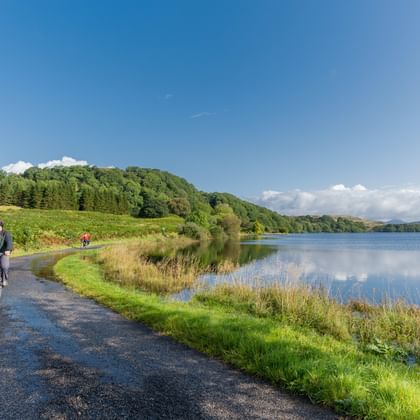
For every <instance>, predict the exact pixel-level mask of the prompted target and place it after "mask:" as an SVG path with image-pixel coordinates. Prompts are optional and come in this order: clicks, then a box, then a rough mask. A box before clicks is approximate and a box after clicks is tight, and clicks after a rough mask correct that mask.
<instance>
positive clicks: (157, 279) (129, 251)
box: [96, 236, 200, 294]
mask: <svg viewBox="0 0 420 420" xmlns="http://www.w3.org/2000/svg"><path fill="white" fill-rule="evenodd" d="M192 242H193V241H192V240H191V239H188V238H185V237H182V236H180V237H176V238H169V239H168V238H163V237H155V238H153V239H150V240H139V241H136V242H134V243H130V244H121V245H114V246H110V247H107V248H105V249H103V250H101V251H100V252H98V253H97V255H96V260H97V262H99V263H100V264H101V265H102V267H103V270H104V273H105V275H106V278H107V279H108V280H111V281H113V282H116V283H118V284H120V285H122V286H125V287H130V288H138V289H142V290H145V291H148V292H152V293H163V294H166V293H174V292H178V291H180V290H183V289H186V288H189V287H192V285H193V284H194V282H195V280H196V279H197V277H198V275H199V273H200V268H199V265H198V264H197V262H196V261H195V259H194V258H193V257H190V256H187V255H184V256H177V255H176V251H177V250H178V249H180V248H183V247H186V246H188V245H190V244H191V243H192Z"/></svg>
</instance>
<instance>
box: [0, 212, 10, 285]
mask: <svg viewBox="0 0 420 420" xmlns="http://www.w3.org/2000/svg"><path fill="white" fill-rule="evenodd" d="M12 251H13V237H12V234H11V233H10V232H8V231H6V230H5V229H4V222H3V221H2V220H0V275H1V277H0V287H5V286H7V282H8V280H9V266H10V261H9V257H10V254H11V253H12Z"/></svg>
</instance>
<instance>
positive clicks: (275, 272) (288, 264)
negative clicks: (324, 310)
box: [177, 233, 420, 305]
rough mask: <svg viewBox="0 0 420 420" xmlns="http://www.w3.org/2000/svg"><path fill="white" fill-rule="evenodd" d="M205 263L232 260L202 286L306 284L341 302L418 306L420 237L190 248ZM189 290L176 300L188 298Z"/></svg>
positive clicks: (290, 239)
mask: <svg viewBox="0 0 420 420" xmlns="http://www.w3.org/2000/svg"><path fill="white" fill-rule="evenodd" d="M190 251H192V252H197V254H198V255H200V258H203V259H204V260H206V258H207V259H208V261H207V262H209V261H210V262H211V261H213V260H216V261H220V260H221V259H223V258H224V259H230V260H231V261H233V262H235V263H238V264H240V267H239V268H238V269H237V270H235V271H234V272H233V273H230V274H206V275H203V276H201V277H200V281H201V282H202V283H203V284H206V285H215V284H218V283H225V282H232V281H241V282H243V283H248V284H252V285H255V284H262V285H268V284H272V283H276V282H302V281H303V282H307V283H312V284H317V285H323V286H325V287H326V288H327V289H328V290H329V291H330V294H331V295H332V296H334V297H337V298H338V299H340V300H343V301H346V300H348V299H349V298H352V297H354V298H365V299H368V300H370V301H373V302H378V301H380V300H382V299H383V298H384V297H385V296H387V297H389V298H391V299H393V300H395V299H398V298H404V299H405V300H407V301H408V302H409V303H415V304H418V305H420V233H367V234H363V233H360V234H358V233H354V234H299V235H270V236H266V237H264V238H262V239H259V240H248V241H244V242H242V243H239V242H236V243H231V244H230V245H226V244H224V245H219V246H218V249H217V250H214V249H213V245H212V246H210V247H208V248H206V247H204V246H201V249H200V247H199V248H197V249H195V250H190ZM191 293H192V292H191V291H184V292H182V293H181V294H179V295H178V296H177V297H178V298H180V299H183V300H184V299H189V298H190V296H191Z"/></svg>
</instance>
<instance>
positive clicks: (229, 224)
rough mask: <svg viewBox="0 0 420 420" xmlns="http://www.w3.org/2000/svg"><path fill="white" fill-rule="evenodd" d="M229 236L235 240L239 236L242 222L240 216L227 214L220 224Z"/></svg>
mask: <svg viewBox="0 0 420 420" xmlns="http://www.w3.org/2000/svg"><path fill="white" fill-rule="evenodd" d="M219 224H220V226H221V227H222V229H223V230H224V232H225V233H226V235H227V236H229V237H230V238H234V237H237V236H239V233H240V231H241V220H240V219H239V217H238V216H235V215H234V214H233V213H232V214H225V215H224V216H223V217H222V218H221V219H220V222H219Z"/></svg>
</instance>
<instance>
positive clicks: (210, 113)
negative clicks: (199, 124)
mask: <svg viewBox="0 0 420 420" xmlns="http://www.w3.org/2000/svg"><path fill="white" fill-rule="evenodd" d="M215 114H216V113H215V112H207V111H206V112H199V113H198V114H194V115H191V116H190V118H191V119H194V118H201V117H210V116H211V115H215Z"/></svg>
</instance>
